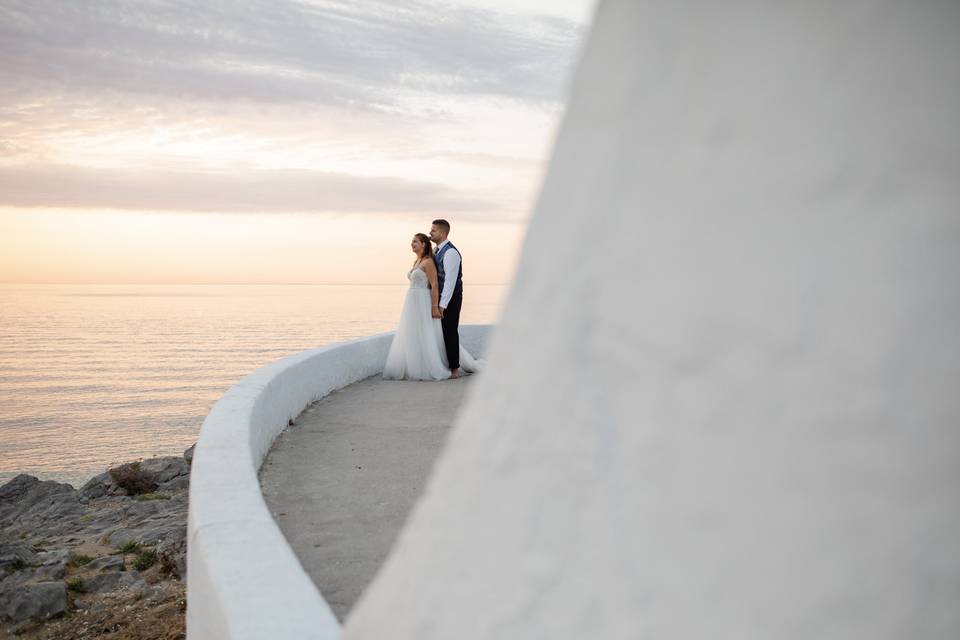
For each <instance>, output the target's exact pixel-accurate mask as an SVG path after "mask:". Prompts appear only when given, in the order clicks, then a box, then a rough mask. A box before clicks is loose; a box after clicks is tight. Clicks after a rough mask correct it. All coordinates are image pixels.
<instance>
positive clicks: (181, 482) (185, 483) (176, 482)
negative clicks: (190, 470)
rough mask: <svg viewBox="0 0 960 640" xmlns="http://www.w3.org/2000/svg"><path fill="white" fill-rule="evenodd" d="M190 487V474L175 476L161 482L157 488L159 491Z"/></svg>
mask: <svg viewBox="0 0 960 640" xmlns="http://www.w3.org/2000/svg"><path fill="white" fill-rule="evenodd" d="M189 488H190V476H189V475H186V476H177V477H176V478H174V479H173V480H170V481H168V482H163V483H161V484H160V486H159V487H157V489H159V490H160V491H183V490H185V489H189Z"/></svg>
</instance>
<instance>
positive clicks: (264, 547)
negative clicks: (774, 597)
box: [187, 325, 491, 640]
mask: <svg viewBox="0 0 960 640" xmlns="http://www.w3.org/2000/svg"><path fill="white" fill-rule="evenodd" d="M490 329H491V327H490V325H466V326H462V327H461V328H460V336H461V340H462V343H463V345H464V346H465V347H466V348H467V349H468V350H470V351H471V352H472V353H483V352H484V350H485V346H486V342H487V339H488V337H489V335H490ZM392 339H393V333H392V332H391V333H383V334H378V335H375V336H370V337H367V338H361V339H357V340H352V341H349V342H342V343H338V344H334V345H330V346H326V347H322V348H319V349H311V350H309V351H303V352H301V353H297V354H295V355H292V356H288V357H286V358H283V359H281V360H278V361H276V362H273V363H271V364H268V365H266V366H264V367H261V368H260V369H257V370H256V371H254V372H253V373H251V374H250V375H248V376H247V377H246V378H244V379H243V380H241V381H240V382H238V383H237V384H236V385H234V386H233V387H231V388H230V389H229V390H228V391H227V392H226V393H225V394H224V395H223V397H221V398H220V400H218V401H217V403H216V404H215V405H214V406H213V408H212V409H211V411H210V413H209V415H208V416H207V418H206V420H204V422H203V426H202V427H201V429H200V437H199V439H198V441H197V447H196V450H195V452H194V457H193V469H192V472H191V480H190V513H189V518H188V525H187V528H188V532H187V533H188V545H187V567H188V568H187V575H188V580H187V636H188V637H189V638H191V640H201V639H202V640H219V639H224V640H226V639H230V640H246V639H251V640H253V639H260V638H275V639H286V638H289V639H293V638H297V639H299V638H314V639H319V640H329V639H333V638H338V637H339V635H340V625H339V623H338V622H337V619H336V618H335V617H334V615H333V612H332V611H331V610H330V607H329V606H328V605H327V603H326V601H325V600H324V599H323V596H322V595H321V594H320V592H319V591H318V590H317V588H316V586H315V585H314V584H313V582H312V581H311V580H310V577H309V576H308V575H307V574H306V572H305V571H304V570H303V567H302V566H301V565H300V561H299V560H298V559H297V557H296V556H295V555H294V553H293V550H292V549H291V548H290V546H289V544H287V541H286V539H285V538H284V537H283V534H282V532H281V531H280V528H279V527H278V526H277V524H276V522H275V521H274V519H273V517H272V516H271V514H270V511H269V509H268V508H267V505H266V502H265V501H264V499H263V495H262V494H261V492H260V483H259V480H258V478H257V472H258V470H259V468H260V465H261V463H262V462H263V459H264V457H265V456H266V454H267V452H268V451H269V450H270V446H271V444H272V443H273V441H274V439H275V438H276V437H277V436H278V435H279V434H280V433H281V432H282V431H283V430H284V429H285V428H286V427H287V425H288V424H289V421H290V420H291V419H293V418H295V417H296V416H297V415H299V414H300V412H301V411H303V409H304V408H305V407H306V406H308V405H309V404H310V403H311V402H313V401H315V400H318V399H320V398H322V397H324V396H326V395H327V394H329V393H330V392H332V391H335V390H337V389H340V388H342V387H345V386H347V385H349V384H351V383H353V382H357V381H359V380H363V379H364V378H368V377H370V376H373V375H376V374H378V373H380V372H381V371H382V370H383V364H384V361H385V360H386V356H387V351H388V350H389V348H390V342H391V340H392ZM424 384H428V383H424Z"/></svg>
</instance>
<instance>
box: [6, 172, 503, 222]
mask: <svg viewBox="0 0 960 640" xmlns="http://www.w3.org/2000/svg"><path fill="white" fill-rule="evenodd" d="M0 206H10V207H60V208H78V209H98V208H111V209H135V210H149V211H209V212H221V211H223V212H247V213H271V212H339V213H343V212H378V213H394V212H410V213H435V212H459V213H471V212H480V211H484V210H490V209H496V208H497V205H495V204H494V203H491V202H487V201H483V200H481V199H478V198H476V197H474V196H472V195H470V194H464V193H460V192H458V191H456V190H454V189H451V188H449V187H446V186H444V185H440V184H435V183H431V182H417V181H412V180H403V179H399V178H391V177H359V176H353V175H343V174H335V173H324V172H319V171H309V170H296V169H281V170H248V171H230V172H221V171H207V172H202V171H198V170H193V171H189V172H186V171H172V170H151V171H146V170H141V169H93V168H85V167H74V166H64V165H20V166H10V167H0Z"/></svg>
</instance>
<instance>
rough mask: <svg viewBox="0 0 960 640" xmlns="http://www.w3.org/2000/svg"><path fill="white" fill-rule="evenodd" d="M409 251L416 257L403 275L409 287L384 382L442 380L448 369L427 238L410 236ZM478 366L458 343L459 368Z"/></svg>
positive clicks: (446, 376)
mask: <svg viewBox="0 0 960 640" xmlns="http://www.w3.org/2000/svg"><path fill="white" fill-rule="evenodd" d="M410 248H411V249H412V250H413V252H414V253H415V254H416V256H417V258H416V260H415V261H414V263H413V268H412V269H410V271H408V272H407V279H408V280H410V288H409V289H408V290H407V297H406V299H405V300H404V302H403V310H401V311H400V322H399V324H398V325H397V332H396V334H395V335H394V336H393V342H392V343H391V344H390V352H389V353H388V354H387V362H386V364H385V365H384V367H383V377H384V378H385V379H388V380H402V379H407V380H446V379H447V378H449V377H450V366H449V364H448V363H447V353H446V349H445V348H444V344H443V329H442V327H441V326H440V292H439V290H438V288H437V266H436V264H434V262H433V247H432V246H431V245H430V238H428V237H427V236H426V235H425V234H422V233H418V234H416V235H415V236H413V240H412V241H411V242H410ZM481 366H482V362H478V361H477V360H474V358H473V356H471V355H470V353H469V352H467V350H466V349H464V348H463V345H462V344H461V345H460V367H461V368H462V369H463V370H464V371H468V372H475V371H479V370H480V368H481Z"/></svg>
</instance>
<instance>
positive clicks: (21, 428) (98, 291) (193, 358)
mask: <svg viewBox="0 0 960 640" xmlns="http://www.w3.org/2000/svg"><path fill="white" fill-rule="evenodd" d="M405 292H406V285H405V284H398V285H4V284H0V484H2V483H4V482H6V481H7V480H9V479H10V478H12V477H13V476H15V475H16V474H17V473H21V472H23V473H30V474H32V475H35V476H38V477H40V478H41V479H52V480H58V481H61V482H69V483H71V484H73V485H74V486H75V487H79V486H80V485H82V484H83V483H84V482H86V480H88V479H89V478H90V477H92V476H94V475H96V474H98V473H101V472H102V471H104V470H105V469H106V467H107V466H108V465H111V464H115V463H120V462H127V461H130V460H134V459H136V458H140V457H143V458H146V457H150V456H154V455H179V454H180V453H182V451H183V450H184V449H185V448H187V447H188V446H190V445H191V444H193V443H194V442H195V441H196V437H197V433H198V432H199V430H200V425H201V424H202V423H203V419H204V417H205V416H206V415H207V412H208V411H209V410H210V408H211V407H212V406H213V403H214V402H216V400H217V399H218V398H219V397H220V395H222V394H223V392H224V391H226V390H227V389H228V388H229V387H230V386H231V385H233V384H234V383H235V382H236V381H238V380H239V379H240V378H242V377H243V376H245V375H246V374H248V373H250V372H251V371H253V370H254V369H256V368H257V367H260V366H261V365H264V364H267V363H268V362H272V361H273V360H277V359H278V358H282V357H283V356H286V355H289V354H292V353H296V352H298V351H302V350H304V349H310V348H313V347H318V346H322V345H325V344H330V343H333V342H338V341H341V340H346V339H350V338H356V337H359V336H365V335H370V334H373V333H379V332H381V331H389V330H392V329H394V328H395V326H396V321H397V318H398V317H399V313H400V307H401V305H402V304H403V296H404V293H405ZM506 292H507V287H506V286H503V285H468V286H467V288H466V292H465V294H466V295H465V297H464V308H463V313H462V315H461V323H463V324H474V323H492V322H496V321H497V317H498V315H499V312H500V306H501V304H502V302H503V298H504V296H505V294H506Z"/></svg>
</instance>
